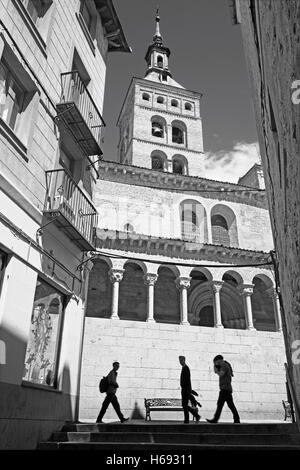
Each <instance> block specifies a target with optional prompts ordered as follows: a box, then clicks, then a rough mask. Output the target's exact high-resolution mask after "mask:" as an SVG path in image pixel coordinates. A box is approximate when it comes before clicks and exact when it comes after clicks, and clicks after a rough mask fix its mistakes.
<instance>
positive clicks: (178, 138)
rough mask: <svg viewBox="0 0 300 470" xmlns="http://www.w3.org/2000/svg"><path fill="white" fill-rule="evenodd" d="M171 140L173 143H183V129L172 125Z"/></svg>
mask: <svg viewBox="0 0 300 470" xmlns="http://www.w3.org/2000/svg"><path fill="white" fill-rule="evenodd" d="M172 142H174V143H175V144H183V131H182V129H180V128H179V127H175V126H173V127H172Z"/></svg>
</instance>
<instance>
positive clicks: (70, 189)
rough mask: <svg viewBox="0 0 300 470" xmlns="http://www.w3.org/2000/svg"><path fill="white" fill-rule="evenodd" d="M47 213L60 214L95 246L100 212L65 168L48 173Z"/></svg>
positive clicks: (45, 209)
mask: <svg viewBox="0 0 300 470" xmlns="http://www.w3.org/2000/svg"><path fill="white" fill-rule="evenodd" d="M46 185H47V192H46V200H45V207H44V211H45V212H52V213H54V212H59V213H61V215H62V216H63V217H64V218H65V219H67V220H68V222H69V223H70V225H71V226H72V227H73V228H74V229H76V230H77V232H78V233H80V234H81V236H82V238H83V239H85V240H86V241H88V242H89V244H90V245H92V246H93V238H94V231H95V228H96V227H97V220H98V212H97V209H96V208H95V206H94V204H93V203H92V201H91V200H90V199H89V198H88V197H87V196H86V195H85V194H84V192H83V191H82V189H81V188H80V187H79V186H78V184H77V183H76V182H75V181H74V180H73V178H72V177H71V176H70V174H69V172H68V171H67V170H65V169H64V168H59V169H57V170H47V171H46Z"/></svg>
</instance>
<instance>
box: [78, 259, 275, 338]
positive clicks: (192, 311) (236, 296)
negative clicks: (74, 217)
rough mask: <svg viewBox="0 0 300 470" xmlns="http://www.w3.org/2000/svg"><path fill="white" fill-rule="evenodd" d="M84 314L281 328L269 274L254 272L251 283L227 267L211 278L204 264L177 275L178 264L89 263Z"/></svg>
mask: <svg viewBox="0 0 300 470" xmlns="http://www.w3.org/2000/svg"><path fill="white" fill-rule="evenodd" d="M86 315H87V316H88V317H98V318H114V319H120V320H134V321H147V322H157V323H173V324H190V325H193V326H206V327H219V328H234V329H256V330H261V331H281V318H280V308H279V301H278V296H277V293H276V290H275V288H274V285H273V281H272V278H271V277H269V276H267V275H266V274H260V273H257V274H255V275H254V276H253V278H252V283H251V284H245V283H243V279H242V277H241V275H240V273H238V272H236V271H235V270H229V271H227V272H225V273H224V274H223V276H222V280H214V279H213V275H212V273H211V272H210V271H209V270H208V269H207V268H203V269H200V268H197V269H195V268H194V269H193V268H191V271H190V273H189V275H188V276H181V275H180V272H179V269H178V268H177V267H176V266H171V267H170V266H166V265H161V266H159V268H158V269H157V271H156V272H148V270H147V267H146V266H145V265H144V263H142V262H139V261H133V260H130V261H129V260H128V261H125V262H124V265H123V267H122V268H119V267H118V268H116V267H113V265H112V262H111V260H110V259H109V258H97V259H95V260H94V261H93V268H92V270H91V273H90V278H89V287H88V301H87V312H86Z"/></svg>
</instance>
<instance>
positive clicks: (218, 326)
mask: <svg viewBox="0 0 300 470" xmlns="http://www.w3.org/2000/svg"><path fill="white" fill-rule="evenodd" d="M215 328H221V329H222V328H224V325H215Z"/></svg>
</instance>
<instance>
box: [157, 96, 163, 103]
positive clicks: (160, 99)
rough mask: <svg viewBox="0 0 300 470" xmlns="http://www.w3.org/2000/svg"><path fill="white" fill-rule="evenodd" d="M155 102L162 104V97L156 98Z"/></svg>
mask: <svg viewBox="0 0 300 470" xmlns="http://www.w3.org/2000/svg"><path fill="white" fill-rule="evenodd" d="M157 102H158V103H160V104H162V103H164V99H163V97H162V96H158V97H157Z"/></svg>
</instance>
